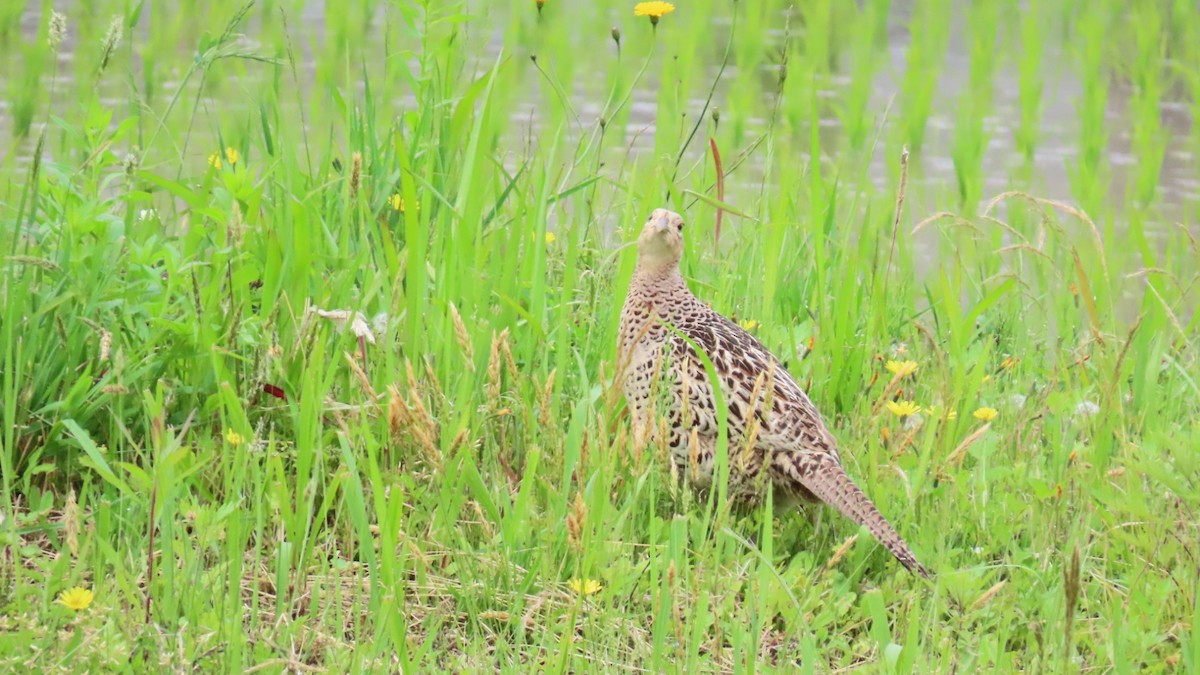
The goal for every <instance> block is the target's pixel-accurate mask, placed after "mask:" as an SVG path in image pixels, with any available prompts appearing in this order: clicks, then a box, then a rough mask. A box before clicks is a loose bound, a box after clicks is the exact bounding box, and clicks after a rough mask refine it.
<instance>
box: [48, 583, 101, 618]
mask: <svg viewBox="0 0 1200 675" xmlns="http://www.w3.org/2000/svg"><path fill="white" fill-rule="evenodd" d="M94 599H96V594H95V593H93V592H92V591H91V590H90V589H87V588H84V587H83V586H76V587H75V588H72V589H70V590H67V591H63V592H62V593H59V594H58V599H57V600H55V602H57V603H58V604H60V605H62V606H63V607H66V608H67V609H73V610H75V611H76V612H78V611H80V610H83V609H87V608H88V607H90V606H91V604H92V600H94Z"/></svg>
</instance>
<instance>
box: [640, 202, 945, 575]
mask: <svg viewBox="0 0 1200 675" xmlns="http://www.w3.org/2000/svg"><path fill="white" fill-rule="evenodd" d="M682 256H683V218H681V217H680V216H679V214H677V213H674V212H672V211H668V210H667V209H655V211H654V212H653V213H652V214H651V215H650V218H649V219H648V220H647V221H646V224H645V226H644V227H643V228H642V233H641V236H640V237H639V238H638V262H637V267H636V269H635V271H634V273H633V280H632V282H631V283H630V287H629V295H628V297H627V298H626V300H625V306H624V308H623V309H622V310H621V328H620V333H619V337H618V372H619V373H620V378H621V379H622V380H623V386H624V391H625V398H626V399H627V401H628V403H629V408H630V412H631V413H632V417H633V424H634V430H635V434H640V435H641V436H642V437H643V438H645V437H646V435H647V434H652V435H655V436H657V437H659V439H660V440H661V441H664V442H665V444H666V446H667V448H668V450H669V452H670V455H671V459H672V461H673V463H674V464H675V468H676V469H677V471H678V472H679V475H680V476H681V477H686V479H687V481H688V482H689V483H690V484H691V485H692V487H694V488H696V489H699V490H707V489H709V488H711V487H712V482H713V473H714V471H715V470H716V466H715V464H716V442H717V419H718V418H717V415H718V413H717V402H716V400H717V399H716V397H715V396H714V392H713V389H712V384H711V382H710V380H709V378H708V374H707V372H706V371H705V367H704V364H703V362H702V361H701V359H700V358H699V356H698V355H697V353H696V351H695V348H694V347H693V346H692V344H691V343H694V344H695V345H697V346H699V347H700V349H702V350H703V351H704V352H705V353H706V354H707V355H708V358H709V359H710V361H711V363H712V365H713V367H714V369H715V371H716V373H717V376H718V377H717V379H718V380H719V382H720V385H721V393H722V395H723V397H724V400H725V403H726V406H727V408H728V412H727V424H728V439H729V444H728V448H729V451H728V457H729V494H730V495H731V496H732V497H733V498H734V499H735V500H737V501H739V502H748V503H754V502H756V501H757V498H758V496H759V495H761V494H763V492H764V491H765V488H766V483H768V482H769V483H770V484H771V485H772V486H773V487H774V489H775V491H776V494H780V493H782V496H783V497H784V498H785V499H784V501H787V500H788V499H792V500H801V499H802V500H807V501H822V502H824V503H826V504H829V505H830V506H833V507H834V508H835V509H837V510H838V511H840V512H841V513H842V514H843V515H845V516H847V517H849V518H850V519H851V520H853V521H854V522H856V523H858V524H859V525H864V526H866V528H867V529H868V530H870V531H871V534H872V535H874V537H875V538H876V539H878V540H879V542H880V543H882V544H883V545H884V547H886V548H887V550H888V551H889V552H891V554H892V555H894V556H895V557H896V559H897V560H899V561H900V563H901V564H902V565H904V566H905V567H906V568H907V569H908V570H910V571H911V572H914V573H916V574H920V575H921V576H924V577H928V576H929V572H928V570H926V569H925V567H924V566H922V565H921V563H920V562H918V561H917V558H916V556H915V555H913V552H912V551H911V550H910V549H909V548H908V545H907V544H906V543H905V542H904V540H903V539H902V538H901V537H900V535H899V534H897V532H896V530H895V529H894V528H893V527H892V526H891V525H890V524H889V523H888V521H887V520H885V519H884V517H883V515H882V514H880V513H879V509H877V508H876V507H875V505H874V504H873V503H871V500H870V499H868V498H867V496H866V495H864V494H863V492H862V490H860V489H859V488H858V486H856V485H855V484H854V482H853V481H851V480H850V477H849V476H848V475H847V474H846V471H845V470H844V469H843V468H842V464H841V459H840V458H839V456H838V451H837V443H836V441H835V440H834V438H833V436H832V434H830V433H829V430H828V429H827V428H826V427H825V424H824V423H823V422H822V421H821V415H820V413H818V412H817V409H816V407H815V406H814V405H813V403H812V401H810V400H809V398H808V396H807V395H806V394H805V393H804V390H803V389H802V388H801V387H800V385H799V384H797V383H796V380H795V379H793V378H792V376H791V375H790V374H789V373H788V372H787V370H785V369H784V367H783V366H782V365H781V364H780V363H779V361H778V360H777V359H776V358H775V357H774V355H772V354H771V352H770V351H768V350H767V348H766V347H764V346H763V345H762V343H761V342H759V341H758V340H757V339H755V338H754V336H752V335H750V334H749V333H747V332H746V331H745V330H743V329H742V328H741V326H738V325H737V324H736V323H734V322H733V321H731V320H730V319H728V318H727V317H725V316H723V315H721V314H720V313H718V312H716V311H714V310H713V309H711V308H710V307H708V306H707V305H705V304H704V303H703V302H701V301H700V300H699V299H697V298H696V296H694V295H692V292H691V291H690V290H688V287H687V284H686V283H685V282H684V280H683V276H682V275H681V274H680V272H679V261H680V259H681V257H682ZM684 336H686V338H687V339H684ZM689 340H690V342H689ZM660 385H661V386H660Z"/></svg>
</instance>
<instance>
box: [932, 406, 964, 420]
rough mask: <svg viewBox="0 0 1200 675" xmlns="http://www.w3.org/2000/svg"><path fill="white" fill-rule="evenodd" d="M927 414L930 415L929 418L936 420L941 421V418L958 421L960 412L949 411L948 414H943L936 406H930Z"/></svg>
mask: <svg viewBox="0 0 1200 675" xmlns="http://www.w3.org/2000/svg"><path fill="white" fill-rule="evenodd" d="M925 412H927V413H929V416H930V417H932V418H934V419H939V418H940V419H944V420H956V419H958V411H957V410H947V411H946V412H944V413H943V412H942V411H940V410H939V409H938V408H936V407H934V406H930V407H928V408H926V409H925Z"/></svg>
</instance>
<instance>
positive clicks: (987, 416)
mask: <svg viewBox="0 0 1200 675" xmlns="http://www.w3.org/2000/svg"><path fill="white" fill-rule="evenodd" d="M999 414H1000V411H999V410H996V409H995V408H986V407H984V408H980V409H978V410H976V411H975V412H973V413H971V416H972V417H974V418H975V419H977V420H980V421H983V422H991V421H992V420H994V419H996V415H999Z"/></svg>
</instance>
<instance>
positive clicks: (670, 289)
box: [633, 260, 688, 294]
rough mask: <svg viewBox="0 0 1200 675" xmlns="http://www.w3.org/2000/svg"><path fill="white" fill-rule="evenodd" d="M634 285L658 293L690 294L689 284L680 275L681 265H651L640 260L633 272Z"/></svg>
mask: <svg viewBox="0 0 1200 675" xmlns="http://www.w3.org/2000/svg"><path fill="white" fill-rule="evenodd" d="M633 285H634V286H637V287H641V288H653V289H655V290H656V291H657V292H658V293H662V294H674V293H676V292H679V291H683V292H684V293H687V292H688V287H687V283H686V282H684V280H683V275H682V274H680V273H679V265H678V264H675V265H669V264H651V263H647V262H646V261H642V260H639V261H638V264H637V267H636V268H634V270H633Z"/></svg>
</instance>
